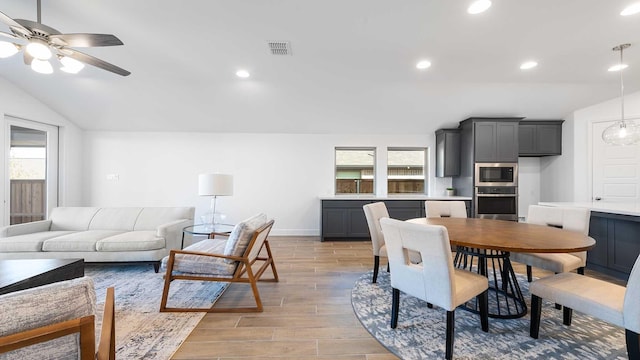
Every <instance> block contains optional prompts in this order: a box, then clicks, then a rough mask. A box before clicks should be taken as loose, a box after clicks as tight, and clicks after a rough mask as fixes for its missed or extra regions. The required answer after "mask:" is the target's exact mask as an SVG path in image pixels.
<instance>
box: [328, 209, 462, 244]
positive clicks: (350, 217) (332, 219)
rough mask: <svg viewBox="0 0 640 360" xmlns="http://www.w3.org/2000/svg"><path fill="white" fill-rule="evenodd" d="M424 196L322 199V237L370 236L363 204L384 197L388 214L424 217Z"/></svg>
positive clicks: (363, 237)
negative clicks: (407, 198)
mask: <svg viewBox="0 0 640 360" xmlns="http://www.w3.org/2000/svg"><path fill="white" fill-rule="evenodd" d="M425 200H426V199H424V200H405V199H384V200H377V199H370V200H359V199H358V200H355V199H354V200H346V199H345V200H342V199H322V200H321V202H322V205H321V207H322V209H321V216H322V219H321V221H320V222H321V224H320V229H321V234H320V240H321V241H325V240H368V239H370V237H369V227H368V225H367V219H366V217H365V216H364V210H363V209H362V206H363V205H366V204H371V203H374V202H379V201H382V202H384V204H385V205H386V206H387V210H388V211H389V216H390V217H391V218H394V219H399V220H408V219H414V218H419V217H425V210H424V202H425ZM465 205H466V207H467V214H470V211H471V201H469V200H465Z"/></svg>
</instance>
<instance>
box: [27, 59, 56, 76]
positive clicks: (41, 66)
mask: <svg viewBox="0 0 640 360" xmlns="http://www.w3.org/2000/svg"><path fill="white" fill-rule="evenodd" d="M31 69H32V70H33V71H35V72H37V73H40V74H52V73H53V66H51V64H50V63H49V62H48V61H47V60H40V59H33V61H32V62H31Z"/></svg>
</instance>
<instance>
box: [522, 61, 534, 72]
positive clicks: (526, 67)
mask: <svg viewBox="0 0 640 360" xmlns="http://www.w3.org/2000/svg"><path fill="white" fill-rule="evenodd" d="M536 66H538V63H537V62H535V61H527V62H523V63H522V64H521V65H520V70H529V69H533V68H534V67H536Z"/></svg>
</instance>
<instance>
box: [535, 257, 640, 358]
mask: <svg viewBox="0 0 640 360" xmlns="http://www.w3.org/2000/svg"><path fill="white" fill-rule="evenodd" d="M529 290H530V291H531V325H530V329H529V334H530V335H531V337H532V338H534V339H537V338H538V335H539V331H540V314H541V308H542V299H547V300H550V301H554V302H556V303H557V304H560V305H564V307H563V309H564V310H563V321H562V322H563V323H564V324H565V325H567V326H568V325H571V317H572V313H573V310H577V311H579V312H581V313H585V314H588V315H591V316H594V317H596V318H599V319H601V320H604V321H606V322H609V323H611V324H614V325H616V326H620V327H622V328H624V329H625V336H626V341H627V354H628V355H629V359H636V360H637V359H640V256H639V257H638V258H637V259H636V262H635V264H634V265H633V269H632V270H631V275H629V281H628V282H627V287H626V288H625V287H624V286H620V285H616V284H612V283H610V282H607V281H604V280H599V279H594V278H591V277H588V276H581V275H578V274H574V273H562V274H556V275H553V276H548V277H545V278H543V279H539V280H536V281H534V282H533V283H531V286H530V289H529Z"/></svg>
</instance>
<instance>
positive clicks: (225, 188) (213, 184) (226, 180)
mask: <svg viewBox="0 0 640 360" xmlns="http://www.w3.org/2000/svg"><path fill="white" fill-rule="evenodd" d="M198 195H200V196H225V195H233V175H227V174H200V175H199V176H198Z"/></svg>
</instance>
